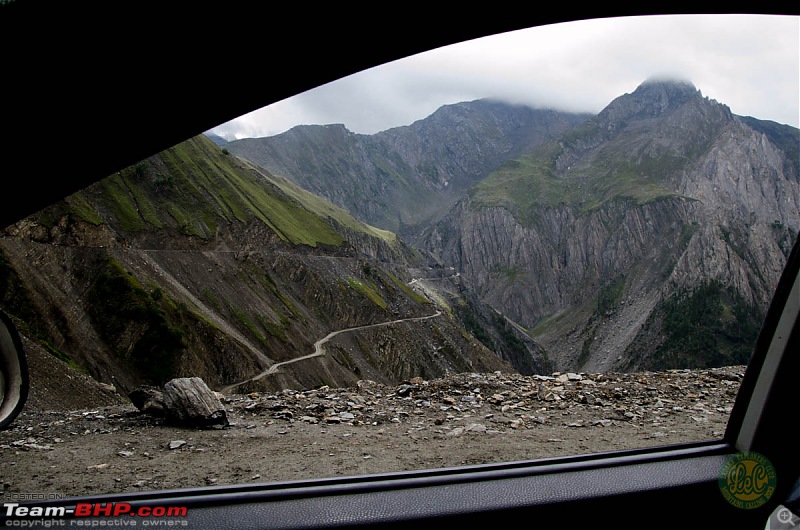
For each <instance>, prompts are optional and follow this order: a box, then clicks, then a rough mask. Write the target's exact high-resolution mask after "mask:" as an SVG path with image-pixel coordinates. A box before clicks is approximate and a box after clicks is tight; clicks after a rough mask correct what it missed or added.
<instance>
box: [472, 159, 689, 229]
mask: <svg viewBox="0 0 800 530" xmlns="http://www.w3.org/2000/svg"><path fill="white" fill-rule="evenodd" d="M562 150H563V147H561V146H560V145H559V144H557V143H552V144H549V145H547V146H544V147H542V148H539V149H537V150H536V151H534V152H531V153H529V154H527V155H524V156H522V157H520V158H518V159H516V160H511V161H509V162H507V163H506V164H504V165H503V166H502V167H500V168H499V169H498V170H497V171H495V172H494V173H492V174H491V175H490V176H489V177H487V178H486V179H485V180H483V181H482V182H480V183H478V184H477V185H476V186H475V187H474V188H473V189H472V190H471V197H472V200H473V203H474V204H476V205H478V206H484V207H494V206H502V207H506V208H508V209H509V210H510V211H511V212H512V213H513V214H514V216H515V217H516V218H517V220H518V221H520V222H521V223H522V224H526V225H530V224H531V223H533V222H534V221H535V217H536V212H537V211H538V210H540V209H542V208H552V207H557V206H560V205H568V206H573V207H576V208H578V209H579V210H582V211H584V212H588V211H591V210H594V209H596V208H599V207H601V206H602V205H604V204H606V203H607V202H609V201H611V200H613V199H616V198H624V199H632V200H633V201H634V202H635V203H636V204H644V203H647V202H650V201H653V200H656V199H660V198H664V197H670V196H674V195H675V193H674V192H673V191H672V190H670V189H669V188H668V187H667V186H666V185H664V184H663V183H662V182H661V178H660V176H661V175H660V174H659V173H661V172H660V171H657V170H656V169H654V167H663V166H660V164H663V163H664V161H660V162H656V161H653V160H648V159H643V160H639V161H632V160H631V159H630V157H629V156H623V155H622V154H621V153H620V152H619V151H617V150H616V149H613V148H607V149H603V150H602V151H598V152H596V153H592V155H591V156H590V157H587V159H584V160H581V161H579V162H578V163H577V164H576V165H575V167H572V168H570V169H569V170H567V171H566V172H564V173H561V174H559V173H558V172H557V171H556V164H555V161H556V159H557V158H558V156H559V155H560V154H561V152H562Z"/></svg>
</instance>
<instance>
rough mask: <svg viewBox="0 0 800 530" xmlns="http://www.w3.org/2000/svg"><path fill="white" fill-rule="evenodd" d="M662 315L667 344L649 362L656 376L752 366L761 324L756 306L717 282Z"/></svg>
mask: <svg viewBox="0 0 800 530" xmlns="http://www.w3.org/2000/svg"><path fill="white" fill-rule="evenodd" d="M658 311H659V312H660V314H661V315H662V331H663V334H664V336H665V339H664V342H663V343H662V344H661V346H660V347H659V348H658V350H657V351H656V352H655V354H654V356H653V358H652V359H651V360H650V366H648V368H649V369H654V370H663V369H670V368H706V367H713V366H726V365H733V364H747V362H748V361H749V359H750V354H751V352H752V349H753V345H754V344H755V340H756V337H757V336H758V332H759V330H760V328H761V322H762V314H761V311H760V310H759V309H758V308H757V307H756V306H754V305H752V304H750V303H748V302H747V301H745V300H744V298H743V297H742V296H741V295H740V294H738V293H737V292H736V291H735V290H734V289H732V288H729V287H723V286H722V284H721V283H720V282H718V281H709V282H706V283H703V284H702V285H699V286H698V287H696V288H694V289H682V290H680V291H678V292H676V293H675V294H673V295H672V296H670V297H669V298H668V299H666V300H665V301H664V302H663V303H662V304H661V306H660V307H659V308H658Z"/></svg>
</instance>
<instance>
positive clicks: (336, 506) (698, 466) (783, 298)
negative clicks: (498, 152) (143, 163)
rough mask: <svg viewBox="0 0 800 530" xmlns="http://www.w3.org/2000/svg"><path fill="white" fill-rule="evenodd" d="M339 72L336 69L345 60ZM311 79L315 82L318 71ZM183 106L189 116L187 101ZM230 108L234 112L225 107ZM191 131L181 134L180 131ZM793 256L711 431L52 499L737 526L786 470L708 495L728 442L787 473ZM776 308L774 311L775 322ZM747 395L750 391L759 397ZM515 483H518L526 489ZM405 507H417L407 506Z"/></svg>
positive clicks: (363, 518) (248, 517)
mask: <svg viewBox="0 0 800 530" xmlns="http://www.w3.org/2000/svg"><path fill="white" fill-rule="evenodd" d="M570 19H572V18H571V17H569V16H567V17H565V18H564V19H563V20H570ZM552 21H555V20H552ZM552 21H551V22H552ZM542 23H543V22H542V21H541V20H538V21H537V22H536V23H530V21H527V22H526V21H524V20H520V21H519V23H518V25H515V24H511V25H508V26H503V25H502V24H501V25H496V26H490V27H493V28H495V29H499V28H500V27H501V26H503V28H504V29H506V30H511V29H518V28H520V27H525V26H527V25H541V24H542ZM544 23H546V22H544ZM489 32H492V30H489ZM479 34H488V32H487V31H480V32H479V33H474V34H472V36H479ZM466 37H467V35H466V34H464V35H458V36H455V35H450V36H449V38H450V39H451V42H456V41H458V40H464V38H466ZM420 42H425V44H420V47H421V48H420V51H421V49H422V48H423V47H424V48H425V49H427V48H430V47H432V42H433V41H432V40H429V41H420ZM443 44H444V42H443ZM403 53H405V52H403ZM401 55H402V54H399V55H397V57H399V56H401ZM374 64H379V63H377V62H375V63H374ZM366 66H371V65H367V64H359V65H358V67H353V71H355V69H357V68H361V67H366ZM337 72H338V74H341V73H343V72H344V70H338V71H337ZM334 77H335V76H332V77H330V79H333V78H334ZM315 83H317V84H318V82H317V81H315ZM311 86H312V85H308V86H306V88H310V87H311ZM297 88H298V87H297V86H295V87H294V88H293V89H291V90H294V91H295V92H299V91H300V90H297ZM273 100H276V98H273ZM263 104H266V103H265V102H264V100H263V99H262V100H259V103H258V104H256V103H254V100H248V101H247V102H246V103H244V104H243V105H240V106H239V107H238V108H237V110H236V111H233V112H235V113H238V114H241V113H242V112H243V111H246V110H253V109H255V108H257V107H258V106H261V105H263ZM185 112H187V115H188V112H189V111H188V110H186V111H185ZM238 114H235V115H238ZM233 116H234V114H230V115H229V117H233ZM220 118H221V115H215V117H213V118H209V119H210V120H211V121H205V122H198V121H196V120H195V121H187V125H186V126H185V127H184V128H181V129H179V130H177V131H176V132H175V133H174V134H172V135H167V136H165V137H163V138H161V139H160V140H159V142H161V143H154V142H149V143H146V144H145V143H143V144H142V145H141V146H140V150H139V151H136V152H135V154H133V155H130V156H131V157H135V158H136V159H137V160H138V159H141V158H144V156H145V155H148V154H152V153H154V152H157V151H158V150H159V149H162V148H166V147H168V146H169V145H171V144H172V143H173V142H174V141H176V138H178V137H179V136H180V137H181V138H186V137H189V136H191V134H197V133H199V132H201V131H202V130H204V129H207V128H209V127H211V126H213V125H216V124H217V123H219V121H217V120H220ZM187 127H189V128H187ZM141 132H142V129H138V128H137V129H135V130H134V131H133V132H132V135H135V134H140V133H141ZM190 132H191V134H187V133H190ZM133 137H134V136H131V138H133ZM12 145H17V144H12ZM108 145H111V144H108ZM142 149H143V150H142ZM144 150H146V151H144ZM113 160H114V164H116V167H117V169H119V168H120V167H124V165H125V164H126V163H127V162H129V161H130V160H132V158H124V157H123V158H118V157H117V158H113ZM103 162H104V163H103V164H98V165H97V166H96V167H97V168H99V171H105V170H106V168H110V167H112V165H108V164H105V163H106V162H108V161H106V160H104V161H103ZM104 164H105V165H104ZM119 164H123V165H122V166H120V165H119ZM109 173H110V171H109ZM99 174H100V173H97V172H94V173H93V172H91V171H90V172H88V173H87V176H85V177H83V178H77V179H76V180H75V182H72V183H69V185H70V186H73V187H72V188H67V187H59V188H58V189H57V190H56V191H57V192H58V193H60V194H62V196H63V194H64V192H66V191H68V189H72V190H73V191H77V190H78V189H80V187H82V186H83V185H84V184H86V183H88V182H89V181H90V180H91V181H94V180H96V179H97V178H98V177H97V175H99ZM26 189H27V190H33V189H35V188H32V187H31V188H26ZM31 211H34V210H31ZM21 212H23V210H17V209H12V210H11V211H10V213H9V215H12V216H16V217H15V218H14V220H12V222H13V221H15V220H17V219H19V218H20V216H19V214H20V213H21ZM4 215H5V214H4ZM6 219H7V218H3V220H4V221H5V220H6ZM797 255H798V244H797V243H796V244H795V247H794V248H793V250H792V253H791V254H790V256H789V259H788V260H787V266H786V268H785V270H784V273H783V275H782V277H781V280H780V282H779V285H778V288H777V290H776V294H775V297H774V299H773V302H772V304H771V306H770V308H769V311H768V313H767V316H766V318H765V321H764V324H763V326H762V330H761V333H760V334H759V337H758V339H757V341H756V346H755V348H754V354H753V357H752V359H751V362H750V364H749V365H748V367H747V370H746V372H745V376H744V379H743V381H742V385H741V388H740V391H739V394H738V395H737V399H736V402H735V404H734V407H733V411H732V412H731V416H730V419H729V423H728V427H727V429H726V432H725V434H724V436H723V438H722V439H721V440H707V441H700V442H697V443H691V444H681V445H677V446H663V447H649V448H643V449H636V450H627V451H615V452H610V453H597V454H591V455H572V456H565V457H559V458H551V459H541V460H535V461H523V462H506V463H497V464H486V465H482V466H464V467H459V468H448V469H431V470H421V471H413V472H398V473H387V474H379V475H368V476H355V477H344V478H336V479H316V480H306V481H292V482H282V483H273V484H266V485H246V486H245V485H235V486H213V487H204V488H196V489H187V490H169V491H152V492H141V493H135V494H123V495H119V494H115V495H95V496H86V497H81V498H72V499H66V500H64V501H54V502H53V503H52V505H54V506H55V505H65V506H69V505H74V504H75V503H76V502H131V503H133V504H137V503H139V504H152V503H165V502H169V503H185V504H187V505H189V506H191V510H190V515H191V517H192V518H194V519H193V520H194V521H196V522H198V524H199V525H202V526H204V527H211V526H219V527H226V528H261V527H263V528H278V527H290V528H297V527H308V526H329V527H336V526H342V527H344V526H354V525H369V526H376V525H389V526H391V525H394V524H402V525H407V524H409V523H411V522H414V523H416V524H424V523H435V524H439V523H441V522H442V521H447V522H457V521H465V522H466V521H469V522H476V521H478V520H481V519H483V518H491V521H492V522H494V523H495V524H496V523H498V522H500V521H503V520H505V519H506V518H508V519H509V520H511V519H513V518H514V517H518V516H520V515H524V516H526V517H536V523H537V525H541V524H544V523H545V522H554V523H557V522H563V520H564V519H565V515H564V510H571V511H572V513H576V514H577V515H580V516H581V517H580V518H577V517H576V519H579V520H585V521H592V520H593V519H594V520H602V521H604V522H608V521H613V520H616V521H621V522H632V521H636V520H637V518H638V517H640V516H643V517H650V518H652V517H658V518H659V520H658V521H652V520H651V519H645V521H649V522H650V525H651V526H652V525H655V526H659V523H660V522H669V523H670V524H673V523H675V522H676V521H684V520H690V518H689V516H688V513H689V512H691V510H692V508H704V509H705V511H704V512H703V513H701V514H700V515H699V516H698V517H697V518H696V519H694V520H695V521H702V522H705V521H708V522H709V523H711V522H713V523H714V524H715V525H717V526H724V525H726V524H737V525H738V524H741V525H742V526H737V527H746V526H747V525H748V524H757V523H758V521H762V522H763V520H764V514H765V513H767V512H766V511H767V510H769V509H771V508H772V507H774V506H775V503H777V502H779V499H780V498H781V496H782V495H783V494H785V493H786V492H787V491H788V489H789V488H790V487H791V484H789V485H787V484H788V483H789V482H790V481H788V480H779V482H778V491H777V492H776V495H775V497H774V499H773V500H772V501H771V502H770V503H768V504H767V505H765V507H764V509H762V510H756V511H746V512H745V511H742V510H738V509H734V508H732V507H730V506H727V505H726V504H725V502H724V501H723V500H722V499H721V496H720V497H719V499H717V498H715V497H714V491H715V489H716V488H718V486H717V484H716V481H717V478H718V477H717V476H716V471H715V470H717V469H718V466H719V464H720V463H721V462H723V461H724V460H725V459H726V458H727V457H728V456H730V455H733V454H735V453H736V452H738V451H743V450H754V451H759V452H762V453H764V454H765V455H767V456H769V457H770V460H771V461H772V462H773V464H775V467H776V469H777V471H778V476H779V477H783V476H787V477H793V476H794V477H796V476H797V472H798V465H797V458H796V448H794V445H793V444H791V442H790V440H789V439H790V437H788V436H785V429H786V418H785V416H784V414H785V413H784V412H783V411H784V406H783V405H784V404H785V403H788V402H791V401H787V399H789V398H790V397H791V396H792V389H793V388H792V387H793V385H792V377H796V376H797V374H798V373H800V372H798V370H797V358H796V355H795V356H794V357H793V356H791V355H788V354H787V352H790V351H800V349H798V348H797V344H798V329H797V327H798V326H797V322H796V314H795V317H794V319H795V320H794V322H788V321H787V320H785V319H786V318H790V317H783V316H782V314H783V309H784V307H785V306H786V305H787V301H789V300H790V296H792V294H791V293H792V290H791V289H792V285H795V284H794V283H793V282H796V281H797V280H796V278H797V275H798V256H797ZM781 318H784V324H783V325H781ZM789 324H791V326H789ZM789 328H790V329H789ZM776 335H780V337H782V338H781V341H782V345H781V346H780V347H779V346H778V343H777V342H775V341H774V339H775V337H776ZM773 344H775V346H773ZM754 396H758V400H757V401H756V400H755V399H754ZM750 426H753V427H752V428H750ZM745 427H747V429H749V430H747V429H746V428H745ZM745 431H747V434H745ZM625 477H627V478H626V480H628V484H627V485H625V484H623V485H622V487H614V485H615V483H616V481H618V480H621V479H622V478H625ZM545 483H546V484H549V485H550V486H553V485H555V486H556V488H555V489H557V490H558V491H556V492H555V493H551V490H546V491H545V490H542V487H541V486H542V484H545ZM476 492H477V493H476ZM481 492H483V493H481ZM503 492H506V494H509V493H511V492H517V493H519V495H517V496H512V497H513V500H512V501H511V502H505V501H504V499H503ZM525 492H528V495H527V496H526V494H525ZM530 492H540V494H539V495H535V494H530ZM717 493H718V492H717ZM482 497H485V498H482ZM453 498H456V499H466V500H471V501H472V502H462V503H460V504H459V505H458V506H456V507H455V508H453V507H452V506H448V505H446V502H447V501H448V500H452V499H453ZM704 503H705V504H704ZM348 505H350V506H360V507H362V508H363V509H362V511H360V512H359V513H356V514H355V515H354V516H352V517H349V518H340V519H339V520H337V519H336V518H333V519H328V518H326V517H325V516H327V515H330V514H333V513H337V510H340V509H341V507H343V506H345V507H346V506H348ZM412 506H414V507H417V508H419V509H416V510H411V509H409V507H412ZM345 510H346V508H345ZM580 510H585V512H580ZM618 512H619V513H618ZM682 512H686V513H682ZM359 514H360V515H359ZM653 514H656V515H655V516H654V515H653ZM567 520H569V518H567ZM762 527H763V524H762Z"/></svg>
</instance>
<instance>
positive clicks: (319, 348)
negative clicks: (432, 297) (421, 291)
mask: <svg viewBox="0 0 800 530" xmlns="http://www.w3.org/2000/svg"><path fill="white" fill-rule="evenodd" d="M441 314H442V312H441V311H436V312H435V313H434V314H432V315H427V316H424V317H411V318H400V319H398V320H390V321H388V322H379V323H378V324H367V325H364V326H356V327H353V328H345V329H340V330H338V331H332V332H331V333H328V334H327V335H325V336H324V337H323V338H321V339H319V340H318V341H317V342H315V343H314V353H310V354H308V355H303V356H302V357H297V358H296V359H291V360H288V361H282V362H279V363H275V364H273V365H272V366H270V367H269V368H267V369H266V370H264V371H263V372H261V373H260V374H258V375H256V376H254V377H251V378H250V379H245V380H244V381H239V382H238V383H234V384H232V385H229V386H226V387H225V388H223V389H222V390H221V392H222V393H228V392H230V391H231V390H233V389H234V388H236V387H237V386H240V385H243V384H245V383H250V382H251V381H258V380H259V379H261V378H263V377H266V376H268V375H271V374H274V373H275V372H277V371H278V368H280V367H281V366H285V365H287V364H292V363H296V362H299V361H304V360H306V359H312V358H314V357H321V356H323V355H325V348H324V345H325V343H326V342H328V341H329V340H331V339H332V338H334V337H335V336H337V335H340V334H342V333H347V332H350V331H359V330H363V329H371V328H378V327H381V326H391V325H393V324H400V323H402V322H420V321H422V320H428V319H431V318H436V317H438V316H440V315H441Z"/></svg>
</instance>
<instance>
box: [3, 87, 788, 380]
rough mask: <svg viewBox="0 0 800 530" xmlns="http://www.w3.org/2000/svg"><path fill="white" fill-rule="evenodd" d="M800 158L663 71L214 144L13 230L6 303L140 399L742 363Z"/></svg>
mask: <svg viewBox="0 0 800 530" xmlns="http://www.w3.org/2000/svg"><path fill="white" fill-rule="evenodd" d="M799 151H800V132H799V131H798V129H796V128H793V127H789V126H786V125H781V124H777V123H774V122H767V121H762V120H758V119H756V118H752V117H742V116H737V115H735V114H733V113H731V111H730V109H729V108H728V107H727V106H725V105H724V104H722V103H719V102H716V101H714V100H710V99H708V98H706V97H704V96H703V95H702V93H701V92H700V91H699V90H698V89H696V88H695V87H694V86H693V85H692V84H691V83H688V82H681V81H655V80H653V81H646V82H644V83H642V84H641V85H640V86H639V87H638V88H637V89H636V90H635V91H634V92H633V93H630V94H624V95H621V96H620V97H618V98H616V99H615V100H613V101H612V102H610V103H609V105H608V106H607V107H606V108H605V109H604V110H603V111H601V112H600V113H599V114H597V115H586V114H573V113H566V112H560V111H556V110H550V109H532V108H528V107H522V106H516V105H509V104H506V103H502V102H499V101H491V100H478V101H473V102H464V103H459V104H455V105H447V106H444V107H442V108H440V109H439V110H438V111H436V112H435V113H434V114H432V115H431V116H429V117H428V118H425V119H423V120H420V121H418V122H415V123H413V124H411V125H409V126H406V127H399V128H395V129H390V130H387V131H383V132H381V133H377V134H375V135H361V134H355V133H352V132H350V131H348V130H347V129H346V128H345V127H344V126H343V125H309V126H298V127H295V128H293V129H291V130H289V131H287V132H286V133H283V134H281V135H277V136H273V137H269V138H255V139H245V140H237V141H232V142H223V141H221V140H220V139H215V141H212V140H211V139H209V138H207V137H205V136H198V137H196V138H192V139H189V140H187V141H186V142H184V143H182V144H179V145H177V146H175V147H173V148H171V149H168V150H166V151H164V152H162V153H159V154H158V155H155V156H153V157H150V158H148V159H147V160H144V161H142V162H140V163H138V164H136V165H134V166H131V167H130V168H127V169H125V170H124V171H121V172H119V173H116V174H114V175H110V176H109V177H108V178H107V179H105V180H103V181H101V182H98V183H97V184H95V185H93V186H91V187H89V188H87V189H85V190H83V191H81V192H79V193H76V194H75V195H72V196H70V197H68V198H67V199H65V200H64V201H62V202H60V203H57V204H55V205H53V206H51V207H49V208H47V209H45V210H43V211H42V212H39V213H37V214H36V215H34V216H31V217H30V218H27V219H25V220H22V221H20V222H18V223H16V224H14V225H12V226H10V227H7V228H6V229H5V230H4V231H3V232H2V237H0V304H2V306H3V307H4V308H5V309H6V311H7V312H9V313H10V314H11V315H12V317H13V318H14V319H15V321H17V322H18V324H19V327H20V329H21V330H22V332H23V335H24V336H25V337H26V341H28V344H29V350H31V351H32V352H34V353H33V355H48V354H52V355H55V356H57V357H59V358H60V359H62V360H64V361H65V366H67V365H69V366H71V368H69V369H74V370H80V371H84V372H86V373H88V374H89V375H91V376H92V377H94V378H95V379H96V380H98V381H102V382H104V383H111V384H114V385H116V386H117V387H119V388H121V389H124V390H130V389H132V388H133V387H135V386H136V385H139V384H142V383H150V384H157V383H161V382H163V381H165V380H167V379H168V378H170V377H175V376H181V375H193V376H201V377H203V378H204V379H205V380H206V381H208V382H209V384H210V385H211V386H212V387H213V388H217V389H223V388H231V386H232V385H236V387H237V388H239V389H270V390H275V389H281V388H312V387H315V386H319V385H330V386H342V385H349V384H353V383H355V382H356V381H358V380H360V379H373V380H377V381H380V382H382V383H397V382H400V381H402V380H404V379H408V378H412V377H415V376H421V377H426V378H429V377H436V376H439V375H443V374H445V373H448V372H463V371H496V370H500V371H507V372H514V371H517V372H522V373H527V374H531V373H550V372H552V371H554V370H561V371H579V370H590V371H611V370H624V371H631V370H640V369H665V368H682V367H707V366H719V365H725V364H741V363H743V362H746V361H747V358H748V356H749V348H750V346H751V345H752V342H753V341H754V339H755V334H756V333H757V332H758V327H759V324H760V322H761V318H762V316H763V313H764V311H765V310H766V306H767V304H768V302H769V299H770V297H771V295H772V290H773V289H774V287H775V285H776V283H777V279H778V276H779V275H780V273H781V271H782V268H783V264H784V262H785V258H786V255H787V254H788V252H789V250H790V249H791V247H792V245H793V244H794V241H795V239H796V236H797V233H798V229H800V169H799V168H798V160H800V156H798V152H799ZM323 343H324V345H323ZM320 347H321V348H322V350H320ZM51 375H52V374H51ZM65 377H66V376H65Z"/></svg>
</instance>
